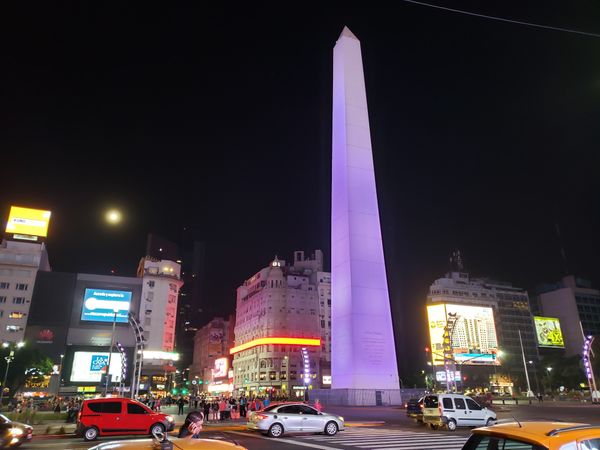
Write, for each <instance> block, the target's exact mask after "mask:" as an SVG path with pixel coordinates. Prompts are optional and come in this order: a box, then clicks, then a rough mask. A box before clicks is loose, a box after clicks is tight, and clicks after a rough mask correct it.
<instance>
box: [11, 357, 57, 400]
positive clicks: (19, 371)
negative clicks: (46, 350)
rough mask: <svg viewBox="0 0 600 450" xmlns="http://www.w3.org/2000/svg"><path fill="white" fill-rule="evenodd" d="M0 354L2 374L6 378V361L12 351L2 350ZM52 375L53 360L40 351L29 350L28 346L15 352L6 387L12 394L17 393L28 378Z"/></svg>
mask: <svg viewBox="0 0 600 450" xmlns="http://www.w3.org/2000/svg"><path fill="white" fill-rule="evenodd" d="M1 350H2V352H1V353H0V355H1V359H0V374H2V376H4V373H5V371H6V359H5V357H6V356H8V355H9V353H10V350H9V349H5V348H2V349H1ZM51 373H52V360H51V359H50V358H48V357H47V356H45V355H44V354H42V352H40V351H39V350H38V349H32V348H27V346H25V347H23V348H20V349H18V350H15V353H14V360H12V361H11V363H10V367H9V371H8V376H7V378H6V386H7V387H9V388H10V390H11V392H13V393H14V392H15V391H17V390H18V389H19V388H20V387H21V386H23V384H24V383H25V380H26V379H27V377H28V376H35V377H43V376H44V375H50V374H51Z"/></svg>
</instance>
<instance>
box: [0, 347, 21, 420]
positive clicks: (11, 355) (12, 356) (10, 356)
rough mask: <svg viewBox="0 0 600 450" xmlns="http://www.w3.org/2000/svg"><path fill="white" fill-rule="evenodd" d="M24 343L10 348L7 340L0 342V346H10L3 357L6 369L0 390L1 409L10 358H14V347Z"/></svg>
mask: <svg viewBox="0 0 600 450" xmlns="http://www.w3.org/2000/svg"><path fill="white" fill-rule="evenodd" d="M24 345H25V343H23V342H19V343H18V344H17V345H16V348H11V346H10V344H9V343H8V342H4V343H2V347H4V348H10V351H9V353H8V356H5V357H4V359H5V360H6V370H5V371H4V381H2V389H1V390H0V409H2V401H3V400H4V389H6V379H7V378H8V369H9V367H10V363H11V362H12V360H13V359H15V349H19V348H21V347H23V346H24Z"/></svg>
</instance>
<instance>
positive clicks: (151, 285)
mask: <svg viewBox="0 0 600 450" xmlns="http://www.w3.org/2000/svg"><path fill="white" fill-rule="evenodd" d="M148 286H150V287H151V288H152V287H154V281H153V280H150V281H148Z"/></svg>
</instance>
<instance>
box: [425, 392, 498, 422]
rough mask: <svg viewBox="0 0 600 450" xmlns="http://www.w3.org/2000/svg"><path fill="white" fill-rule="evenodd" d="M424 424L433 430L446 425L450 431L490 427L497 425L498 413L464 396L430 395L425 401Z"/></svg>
mask: <svg viewBox="0 0 600 450" xmlns="http://www.w3.org/2000/svg"><path fill="white" fill-rule="evenodd" d="M423 423H425V424H428V425H429V426H430V427H431V428H433V429H436V428H438V427H440V426H442V425H446V426H447V427H448V429H449V430H450V431H454V430H456V427H482V426H488V427H489V426H491V425H494V423H496V413H495V412H494V411H491V410H489V409H487V408H485V407H483V406H481V405H480V404H479V403H477V402H476V401H475V400H473V399H472V398H471V397H468V396H466V395H463V394H428V395H426V396H425V398H424V399H423Z"/></svg>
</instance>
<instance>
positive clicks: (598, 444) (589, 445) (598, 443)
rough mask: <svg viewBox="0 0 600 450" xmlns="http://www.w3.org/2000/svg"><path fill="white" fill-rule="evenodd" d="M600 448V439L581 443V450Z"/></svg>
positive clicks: (596, 449)
mask: <svg viewBox="0 0 600 450" xmlns="http://www.w3.org/2000/svg"><path fill="white" fill-rule="evenodd" d="M599 448H600V438H596V439H588V440H585V441H581V450H598V449H599ZM561 449H562V448H561ZM565 450H566V449H565Z"/></svg>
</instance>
